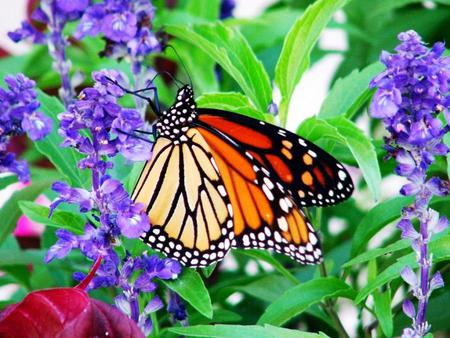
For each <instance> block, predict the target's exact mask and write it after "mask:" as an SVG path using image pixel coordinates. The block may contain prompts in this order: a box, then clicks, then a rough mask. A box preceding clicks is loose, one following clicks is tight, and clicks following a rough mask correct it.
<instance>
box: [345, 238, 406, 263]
mask: <svg viewBox="0 0 450 338" xmlns="http://www.w3.org/2000/svg"><path fill="white" fill-rule="evenodd" d="M366 244H367V243H366ZM409 246H411V243H410V241H409V240H406V239H401V240H398V241H396V242H394V243H392V244H390V245H388V246H386V247H383V248H375V249H372V250H369V251H365V252H363V253H362V254H360V255H358V256H356V257H355V258H353V259H351V260H349V261H348V262H347V263H345V264H344V265H342V267H343V268H348V267H350V266H353V265H356V264H361V263H365V262H368V261H370V260H372V259H375V258H378V257H380V256H383V255H387V254H391V253H393V252H396V251H399V250H403V249H405V248H407V247H409Z"/></svg>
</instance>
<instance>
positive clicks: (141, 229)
mask: <svg viewBox="0 0 450 338" xmlns="http://www.w3.org/2000/svg"><path fill="white" fill-rule="evenodd" d="M142 209H143V205H139V204H135V205H133V206H131V207H130V208H128V209H125V210H124V211H121V212H119V214H118V215H117V225H118V226H119V228H120V231H121V232H122V234H123V235H124V236H125V237H128V238H138V237H140V236H141V235H142V234H143V233H145V232H146V231H148V229H149V223H148V216H147V214H146V213H143V212H142V211H143V210H142Z"/></svg>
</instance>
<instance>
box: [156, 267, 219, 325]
mask: <svg viewBox="0 0 450 338" xmlns="http://www.w3.org/2000/svg"><path fill="white" fill-rule="evenodd" d="M162 282H163V283H164V284H165V285H166V286H167V287H168V288H169V289H171V290H173V291H175V292H176V293H178V294H179V295H180V297H181V298H183V299H184V300H185V301H187V302H188V303H189V304H191V305H192V307H193V308H194V309H196V310H197V311H198V312H200V313H201V314H202V315H203V316H205V317H206V318H212V316H213V309H212V304H211V298H210V297H209V293H208V290H207V289H206V287H205V284H204V283H203V280H202V278H201V277H200V275H199V274H198V273H197V272H196V271H195V270H192V269H183V273H182V274H181V276H179V277H178V278H177V279H175V280H171V281H169V280H163V281H162Z"/></svg>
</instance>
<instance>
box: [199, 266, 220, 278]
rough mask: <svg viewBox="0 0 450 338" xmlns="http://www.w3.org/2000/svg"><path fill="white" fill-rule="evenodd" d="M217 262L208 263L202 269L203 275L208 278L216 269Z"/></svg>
mask: <svg viewBox="0 0 450 338" xmlns="http://www.w3.org/2000/svg"><path fill="white" fill-rule="evenodd" d="M216 266H217V263H213V264H211V265H208V266H207V267H206V268H203V269H202V272H203V275H204V276H205V277H206V278H208V277H210V276H211V275H212V273H213V272H214V270H215V269H216Z"/></svg>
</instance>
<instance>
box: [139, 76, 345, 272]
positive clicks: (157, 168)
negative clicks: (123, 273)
mask: <svg viewBox="0 0 450 338" xmlns="http://www.w3.org/2000/svg"><path fill="white" fill-rule="evenodd" d="M153 106H154V105H153ZM352 191H353V183H352V180H351V178H350V175H349V174H348V172H347V171H346V169H345V168H344V167H343V166H342V164H340V163H339V162H338V161H336V160H335V159H334V158H333V157H332V156H331V155H329V154H328V153H326V152H325V151H323V150H322V149H320V148H319V147H318V146H316V145H314V144H312V143H310V142H309V141H307V140H305V139H303V138H301V137H299V136H297V135H295V134H293V133H291V132H289V131H287V130H285V129H281V128H278V127H276V126H274V125H271V124H268V123H265V122H263V121H258V120H255V119H252V118H250V117H246V116H244V115H239V114H235V113H231V112H227V111H220V110H214V109H202V108H197V106H196V102H195V100H194V93H193V90H192V87H191V86H190V85H184V86H183V87H181V88H180V89H179V90H178V93H177V96H176V100H175V103H174V104H173V105H172V106H171V107H170V108H169V109H167V110H165V111H163V112H162V114H161V116H160V117H159V120H158V122H157V123H156V140H155V144H154V147H153V156H152V158H151V160H149V161H148V162H147V163H146V164H145V166H144V168H143V170H142V172H141V174H140V177H139V179H138V181H137V184H136V186H135V188H134V191H133V193H132V198H133V200H134V201H136V202H141V203H143V204H144V205H145V206H146V212H147V214H148V215H149V219H150V222H151V224H152V226H151V229H150V230H149V231H148V232H147V233H145V234H143V235H142V237H141V239H142V240H143V241H144V242H145V243H147V244H148V245H150V246H151V247H153V248H154V249H156V250H158V251H161V252H163V253H165V254H166V255H167V256H169V257H172V258H175V259H176V260H178V261H180V262H181V263H182V264H183V265H185V266H189V267H205V266H207V265H209V264H211V263H213V262H216V261H219V260H221V259H222V258H223V257H224V256H225V254H226V253H227V252H228V251H229V250H230V248H258V249H270V250H275V251H276V252H280V253H283V254H285V255H287V256H289V257H291V258H292V259H294V260H296V261H298V262H300V263H302V264H317V263H319V262H320V261H321V260H322V252H321V248H320V243H319V239H318V236H317V234H316V233H315V231H314V228H313V226H312V225H311V223H310V221H309V220H308V219H307V217H306V215H305V213H304V212H303V211H302V209H301V207H309V206H326V205H332V204H336V203H338V202H340V201H342V200H344V199H346V198H348V197H349V196H350V195H351V193H352Z"/></svg>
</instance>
